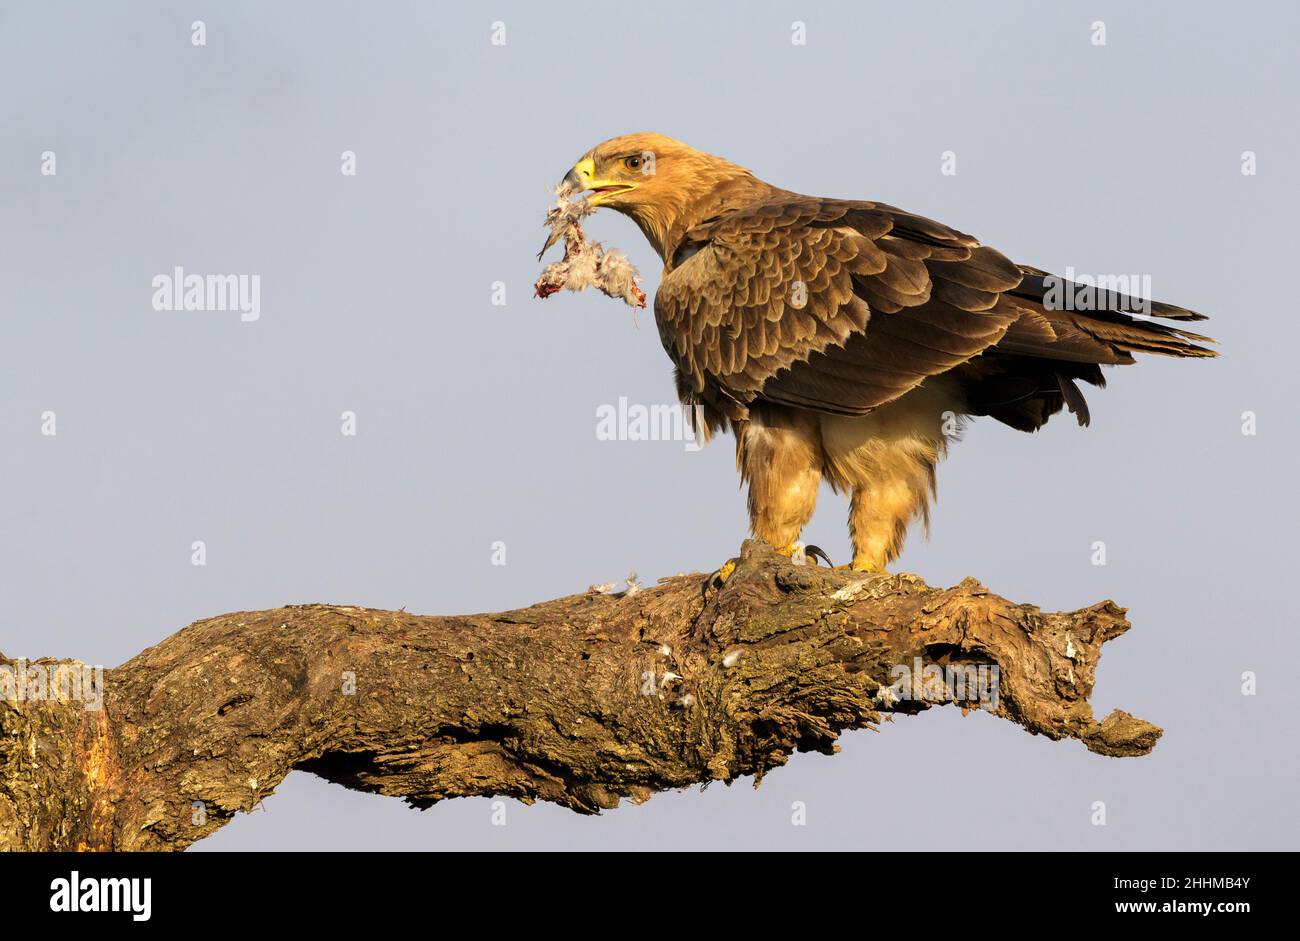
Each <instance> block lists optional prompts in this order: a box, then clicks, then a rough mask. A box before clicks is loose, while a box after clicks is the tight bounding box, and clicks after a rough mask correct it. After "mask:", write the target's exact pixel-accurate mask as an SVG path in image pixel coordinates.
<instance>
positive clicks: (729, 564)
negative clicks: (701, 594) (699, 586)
mask: <svg viewBox="0 0 1300 941" xmlns="http://www.w3.org/2000/svg"><path fill="white" fill-rule="evenodd" d="M738 561H740V560H739V559H728V560H727V561H726V562H723V563H722V568H720V569H718V570H717V571H716V572H714V573H713V577H712V578H710V579H709V584H710V585H712V586H713V587H714V588H721V587H722V586H723V585H725V584H726V583H727V579H729V578H731V573H732V572H734V571H735V570H736V563H737V562H738Z"/></svg>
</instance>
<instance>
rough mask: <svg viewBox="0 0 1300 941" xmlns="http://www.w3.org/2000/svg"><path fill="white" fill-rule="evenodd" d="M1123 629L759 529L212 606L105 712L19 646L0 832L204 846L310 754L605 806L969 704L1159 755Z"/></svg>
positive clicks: (4, 701)
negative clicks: (682, 572)
mask: <svg viewBox="0 0 1300 941" xmlns="http://www.w3.org/2000/svg"><path fill="white" fill-rule="evenodd" d="M1128 627H1129V624H1128V621H1127V620H1126V619H1125V618H1124V611H1123V609H1121V608H1119V607H1117V606H1116V605H1114V604H1113V603H1111V602H1109V601H1105V602H1102V603H1100V604H1096V605H1093V606H1092V607H1089V608H1084V609H1082V610H1080V611H1074V612H1068V613H1054V614H1053V613H1043V612H1041V611H1039V610H1038V609H1037V608H1035V607H1033V606H1031V605H1020V604H1013V603H1011V602H1009V601H1006V600H1005V599H1002V598H999V597H998V596H996V595H993V594H990V593H989V592H988V591H987V590H986V589H985V588H984V587H982V586H981V585H980V584H979V583H978V582H976V581H975V580H974V579H969V578H968V579H966V580H965V581H963V582H962V583H961V584H960V585H957V586H956V587H954V588H949V589H935V588H930V587H928V586H927V585H925V584H924V583H923V582H921V581H920V580H919V579H918V578H916V577H915V576H912V575H906V574H901V575H892V576H877V575H866V574H861V573H851V572H844V571H838V570H834V571H833V570H829V569H825V568H815V567H812V566H800V565H795V564H794V563H792V562H791V561H789V560H788V559H785V558H783V557H781V556H779V555H777V554H776V553H774V552H773V551H772V550H771V549H769V548H768V547H767V546H765V545H763V544H761V543H757V542H747V543H746V544H745V547H744V549H743V550H742V555H741V559H740V562H739V564H738V566H737V568H736V570H735V572H734V573H733V574H732V575H731V577H730V578H729V579H728V580H727V582H726V584H725V585H722V586H721V587H718V586H714V585H711V584H709V580H708V579H707V578H706V577H705V576H701V575H686V576H677V577H675V578H669V579H665V580H663V581H662V582H661V583H660V584H659V585H658V586H657V587H654V588H646V589H641V590H636V589H635V588H634V589H633V590H632V591H629V592H627V593H626V594H620V595H616V594H609V593H604V592H601V591H597V590H592V591H589V592H587V593H585V594H580V595H571V596H569V597H566V598H558V599H556V600H554V601H548V602H544V603H542V604H538V605H534V606H533V607H530V608H524V609H522V610H519V611H510V612H506V613H502V614H482V615H470V616H464V617H422V616H417V615H413V614H407V613H405V612H399V611H380V610H372V609H367V608H355V607H345V606H338V605H293V606H290V607H286V608H277V609H275V610H270V611H257V612H244V613H236V614H227V615H223V616H221V617H216V618H210V619H208V620H204V621H199V622H197V623H195V624H192V625H190V626H189V627H187V628H185V629H184V630H182V631H180V632H179V633H177V634H174V635H173V636H171V637H169V638H168V639H167V640H165V641H163V642H162V643H160V644H158V645H157V646H155V647H151V648H149V649H148V650H146V651H144V652H143V653H141V654H140V655H139V656H137V657H135V658H134V659H132V660H130V661H128V662H127V663H125V664H123V665H121V666H120V667H117V668H115V669H112V670H108V671H105V672H104V682H103V705H102V708H98V709H88V708H86V706H87V705H88V704H87V703H86V702H82V701H77V700H71V699H68V698H66V696H63V697H59V696H57V695H56V696H55V698H48V699H41V698H40V691H39V685H38V684H35V683H34V681H32V680H31V675H30V674H32V673H33V672H35V673H37V674H39V673H40V672H41V669H38V668H42V669H43V670H44V672H45V673H46V674H54V673H55V668H56V667H59V666H63V667H64V668H65V671H66V672H75V671H77V670H80V669H81V668H82V667H83V666H84V665H83V664H80V663H79V662H78V661H54V660H43V661H36V662H35V663H32V664H22V663H20V662H19V661H12V660H7V659H5V658H4V657H3V656H0V849H26V850H64V849H95V850H110V849H111V850H167V849H172V850H179V849H184V848H185V847H187V846H189V845H190V844H191V843H193V842H194V841H196V840H199V839H202V838H203V837H205V836H207V835H208V834H210V833H212V832H214V831H215V830H217V829H218V828H219V827H221V826H222V825H224V824H225V823H226V822H228V821H229V820H230V819H231V818H232V817H233V816H234V815H235V814H236V813H239V812H241V811H243V812H247V811H249V810H251V809H252V808H253V807H254V806H256V804H257V802H258V801H259V800H260V799H262V798H263V797H265V796H266V795H268V794H270V793H271V792H272V791H273V790H274V789H275V787H276V786H277V785H278V784H279V783H280V782H281V781H282V780H283V779H284V777H285V775H287V774H288V773H289V772H290V771H292V770H294V769H301V770H306V771H310V772H312V773H315V774H317V775H320V776H321V777H324V778H327V779H329V780H331V781H336V782H338V783H340V784H342V785H344V786H346V787H350V788H354V789H357V790H364V791H373V792H378V793H381V794H390V795H395V796H401V797H405V798H406V799H407V801H408V802H410V803H411V804H412V805H414V806H417V807H427V806H429V805H431V804H433V803H434V802H435V801H438V800H442V799H444V798H448V797H462V796H467V795H508V796H511V797H517V798H519V799H520V800H524V801H529V802H531V801H534V800H546V801H552V802H554V803H557V804H562V805H564V806H566V807H569V808H572V809H573V810H576V811H579V812H582V813H595V812H598V811H600V810H602V809H604V808H611V807H615V806H617V804H618V802H619V800H620V798H630V799H631V800H633V801H637V802H640V801H643V800H645V799H647V798H649V797H650V796H651V795H652V794H654V793H655V792H657V791H662V790H666V789H669V788H680V787H685V786H687V785H691V784H697V783H702V782H708V781H732V780H735V779H736V778H739V777H742V776H744V775H751V774H752V775H754V776H755V783H756V784H757V782H758V780H761V778H762V776H763V774H764V773H766V772H767V771H769V770H770V769H772V768H774V767H777V766H779V765H782V764H784V763H785V762H786V760H787V759H788V758H789V756H790V755H791V754H792V753H793V752H795V751H806V750H815V751H820V752H825V753H832V752H834V751H836V750H838V746H836V745H835V740H836V738H837V737H838V735H839V733H840V732H841V731H843V730H845V729H855V728H871V727H875V726H877V725H878V724H879V723H880V722H881V721H882V720H888V719H891V718H892V716H893V715H895V714H914V713H916V712H919V711H921V710H923V709H926V708H929V707H930V706H931V705H933V704H935V703H937V702H944V701H947V702H952V701H954V700H960V701H962V703H963V704H964V706H966V707H977V708H985V709H987V710H988V711H990V712H992V713H994V714H996V715H998V716H1000V717H1002V718H1004V719H1008V720H1010V721H1012V722H1015V723H1017V724H1019V725H1021V726H1023V727H1024V728H1025V729H1027V730H1028V731H1030V732H1032V733H1035V734H1043V735H1047V736H1049V737H1051V738H1054V739H1061V738H1076V739H1079V740H1081V741H1082V742H1083V743H1084V745H1086V746H1087V747H1088V748H1089V749H1090V750H1092V751H1094V752H1097V753H1099V754H1103V755H1112V756H1125V755H1143V754H1146V753H1147V752H1149V751H1150V750H1151V749H1152V748H1153V747H1154V745H1155V743H1156V740H1157V739H1158V738H1159V736H1160V729H1159V728H1157V727H1156V726H1154V725H1151V724H1150V723H1148V722H1144V721H1142V720H1140V719H1136V718H1134V717H1132V716H1130V715H1128V714H1126V713H1124V712H1119V711H1116V712H1113V713H1111V715H1110V716H1108V717H1107V718H1106V720H1105V721H1103V722H1097V721H1096V720H1095V719H1094V718H1093V717H1092V710H1091V708H1090V706H1089V704H1088V696H1089V695H1090V694H1091V692H1092V687H1093V682H1094V678H1095V671H1096V666H1097V660H1098V657H1099V656H1100V652H1101V651H1100V648H1101V645H1102V644H1103V643H1104V642H1106V641H1108V640H1110V639H1111V638H1113V637H1118V636H1119V635H1120V634H1122V633H1124V631H1126V630H1127V629H1128ZM20 667H22V668H23V669H25V670H26V672H27V679H26V680H25V681H24V682H25V684H26V685H25V686H24V687H23V688H17V687H18V686H19V684H18V683H17V680H16V679H14V678H17V677H20V676H21V675H22V674H21V673H20ZM917 667H920V668H921V670H920V671H918V670H917ZM6 676H7V677H10V679H9V681H8V686H5V685H3V681H4V678H5V677H6ZM51 685H54V686H57V685H58V684H54V683H52V684H51Z"/></svg>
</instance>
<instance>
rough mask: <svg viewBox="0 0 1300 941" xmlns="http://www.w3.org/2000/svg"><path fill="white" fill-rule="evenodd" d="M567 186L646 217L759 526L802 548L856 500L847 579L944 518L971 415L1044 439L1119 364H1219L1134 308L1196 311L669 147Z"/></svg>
mask: <svg viewBox="0 0 1300 941" xmlns="http://www.w3.org/2000/svg"><path fill="white" fill-rule="evenodd" d="M564 184H565V186H566V188H567V189H571V190H576V191H591V195H590V196H589V197H588V199H589V201H590V202H591V203H592V204H596V205H599V206H608V207H609V208H611V209H614V210H617V211H618V212H621V213H623V214H625V215H628V216H631V217H632V219H633V220H634V221H635V222H636V224H637V225H638V226H639V227H640V228H641V231H642V232H643V233H644V234H645V237H646V238H647V239H648V240H649V242H650V244H651V245H652V246H654V249H655V251H657V252H658V253H659V256H660V257H661V258H662V259H663V262H664V268H663V275H662V281H661V283H660V285H659V290H658V292H657V293H656V295H655V302H654V309H655V321H656V323H657V324H658V326H659V335H660V338H661V339H662V341H663V345H664V349H666V350H667V351H668V355H669V357H671V358H672V361H673V363H674V365H675V366H676V378H677V391H678V394H679V396H680V398H681V400H682V404H683V405H684V406H685V407H687V408H688V409H690V410H691V413H692V415H693V416H695V418H696V421H697V426H698V427H697V430H698V431H699V432H701V433H702V434H703V435H704V436H705V437H708V436H709V435H710V434H711V433H712V432H714V431H717V430H719V429H721V428H723V427H726V426H728V425H730V427H731V428H732V430H733V431H734V432H735V434H736V463H737V466H738V468H739V470H740V474H741V479H742V481H744V482H747V483H748V484H749V519H750V527H751V529H752V531H753V533H754V534H755V535H756V536H758V537H760V538H761V539H763V540H765V541H766V542H768V543H769V544H771V545H772V546H774V547H775V548H776V549H777V550H778V551H781V552H784V553H786V554H790V553H792V552H794V551H795V549H796V547H797V541H798V538H799V533H800V531H801V530H802V528H803V527H804V525H805V524H807V522H808V520H809V519H811V517H812V513H813V507H814V505H815V503H816V499H817V489H818V486H819V484H820V483H821V481H822V479H823V478H824V479H826V480H827V481H828V482H829V483H830V485H831V486H832V488H834V489H835V490H836V491H837V492H841V493H847V494H849V497H850V510H849V531H850V534H851V536H852V539H853V562H852V568H854V569H858V570H861V571H868V572H880V571H884V568H885V565H886V564H887V563H889V562H891V561H892V560H893V559H895V558H896V557H897V556H898V554H899V553H900V552H901V551H902V547H903V538H904V535H905V533H906V531H907V528H908V525H909V524H910V523H911V522H912V521H913V520H915V519H917V518H918V517H920V518H923V519H925V520H926V521H927V523H928V515H929V500H930V497H931V496H932V495H933V493H934V487H935V473H934V469H935V464H936V463H937V462H938V460H939V459H940V458H941V457H942V456H943V454H944V451H945V445H946V442H947V440H948V438H949V437H950V436H951V434H952V433H953V432H954V431H955V430H956V428H957V427H959V425H960V423H961V422H962V421H963V420H964V418H965V417H966V416H973V415H987V416H990V417H992V418H995V419H997V420H998V421H1000V422H1003V423H1005V424H1007V425H1010V426H1011V427H1012V428H1016V429H1019V430H1021V431H1035V430H1037V429H1038V428H1040V427H1042V426H1043V424H1044V423H1045V422H1046V421H1047V420H1048V418H1050V417H1051V416H1052V415H1054V414H1056V413H1057V412H1059V411H1060V410H1061V408H1062V406H1064V407H1065V408H1068V409H1069V411H1070V412H1072V413H1073V414H1074V416H1075V417H1076V418H1077V420H1078V422H1079V424H1080V425H1087V424H1088V406H1087V404H1086V403H1085V401H1084V398H1083V395H1082V394H1081V393H1080V391H1079V388H1078V386H1077V385H1076V382H1078V381H1079V380H1082V381H1084V382H1087V383H1090V384H1092V385H1095V386H1102V385H1105V379H1104V378H1103V376H1102V372H1101V367H1102V366H1113V365H1126V364H1129V363H1132V362H1133V361H1134V359H1133V354H1134V353H1160V354H1163V355H1166V356H1214V355H1215V353H1214V352H1213V351H1211V350H1208V349H1206V348H1205V347H1202V346H1198V345H1196V342H1197V341H1208V342H1214V341H1213V340H1212V339H1211V338H1209V337H1203V336H1200V335H1198V334H1195V333H1190V332H1188V331H1186V330H1182V329H1179V328H1176V327H1172V326H1167V325H1165V324H1161V323H1157V322H1155V321H1153V320H1150V319H1145V318H1144V317H1138V316H1132V315H1131V313H1132V312H1133V311H1134V310H1135V309H1137V310H1140V311H1141V312H1142V313H1143V314H1146V313H1149V314H1151V315H1154V316H1156V317H1161V318H1164V319H1167V320H1174V321H1188V320H1204V319H1205V318H1204V317H1203V316H1202V315H1201V314H1198V313H1195V312H1193V311H1190V310H1185V309H1184V308H1181V307H1174V306H1172V305H1169V304H1161V303H1156V302H1148V301H1141V300H1139V299H1136V298H1134V297H1130V296H1127V295H1124V294H1118V293H1116V292H1114V291H1110V290H1106V291H1087V290H1076V289H1080V288H1085V289H1086V288H1087V287H1089V285H1087V284H1083V285H1076V284H1074V283H1072V282H1069V281H1064V280H1063V279H1059V278H1055V277H1054V276H1052V275H1049V274H1048V273H1047V272H1044V271H1040V270H1038V269H1036V268H1030V267H1027V266H1025V265H1018V264H1016V263H1014V262H1012V261H1010V260H1008V259H1007V258H1006V256H1004V255H1002V254H1001V253H999V252H998V251H996V250H994V249H992V248H989V247H988V246H985V245H981V244H980V243H979V242H978V241H977V240H976V239H974V238H972V237H971V236H969V235H965V234H963V233H961V232H958V231H957V230H955V229H950V228H948V227H947V226H945V225H942V224H941V223H938V222H934V221H932V220H930V219H926V218H924V217H922V216H916V215H913V214H911V213H908V212H904V211H902V210H901V209H895V208H894V207H892V206H886V205H884V204H882V203H874V202H861V201H857V200H849V199H823V198H820V197H816V196H802V195H800V194H798V193H792V192H790V191H789V190H783V189H780V188H778V187H775V186H772V185H771V184H769V183H764V182H763V181H762V180H760V179H758V178H757V177H755V176H754V175H753V174H752V173H750V172H749V171H748V170H746V169H745V168H744V167H741V166H737V165H736V164H734V163H731V162H729V161H727V160H724V159H722V158H720V157H714V156H712V155H710V154H706V153H701V152H700V151H698V150H695V149H693V148H691V147H688V146H686V145H685V144H683V143H681V142H680V141H675V140H672V139H671V138H667V137H663V136H661V135H658V134H630V135H627V136H624V137H616V138H613V139H612V140H607V141H605V142H604V143H603V144H600V145H599V146H597V147H595V148H594V149H592V150H591V151H590V152H588V153H587V155H586V156H584V157H583V158H582V159H581V160H580V161H578V163H577V165H576V166H574V167H573V169H572V170H570V171H569V173H568V174H567V175H566V177H565V179H564ZM1094 287H1095V285H1094ZM1080 300H1082V301H1083V302H1082V303H1080V302H1079V301H1080ZM1072 301H1073V302H1072Z"/></svg>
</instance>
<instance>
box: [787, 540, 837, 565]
mask: <svg viewBox="0 0 1300 941" xmlns="http://www.w3.org/2000/svg"><path fill="white" fill-rule="evenodd" d="M776 551H777V552H779V553H781V555H783V556H786V557H787V558H790V559H793V560H794V561H796V562H798V563H800V564H802V565H816V564H817V560H818V559H821V560H822V561H823V562H825V563H826V564H827V565H828V566H830V567H831V568H835V564H834V563H833V562H831V559H830V556H828V555H827V554H826V553H825V552H823V551H822V550H821V548H820V547H819V546H812V545H809V546H805V545H803V543H799V542H792V543H790V545H788V546H786V547H785V548H784V549H777V550H776ZM810 560H811V561H810Z"/></svg>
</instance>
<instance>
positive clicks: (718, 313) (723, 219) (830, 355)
mask: <svg viewBox="0 0 1300 941" xmlns="http://www.w3.org/2000/svg"><path fill="white" fill-rule="evenodd" d="M1043 297H1044V288H1043V273H1042V272H1038V271H1036V270H1034V269H1022V268H1021V267H1019V266H1017V265H1015V264H1013V263H1012V262H1011V261H1009V260H1008V259H1007V258H1006V257H1004V256H1003V255H1002V254H1000V253H999V252H997V251H995V250H994V249H992V248H989V247H987V246H982V245H980V244H979V242H978V241H976V240H975V239H974V238H972V237H971V236H969V235H965V234H963V233H961V232H957V231H955V230H953V229H950V228H948V227H947V226H944V225H941V224H940V223H937V222H933V221H931V220H929V219H925V218H923V217H921V216H916V215H912V214H910V213H906V212H903V211H902V210H899V209H895V208H893V207H891V206H885V205H881V204H878V203H869V202H852V201H847V200H827V199H816V198H811V197H804V196H797V195H794V194H785V195H779V196H774V197H773V198H771V199H770V200H768V201H766V202H763V203H760V204H757V205H754V206H750V207H746V208H745V209H742V210H737V211H733V212H730V213H727V214H725V215H723V216H720V217H718V218H716V219H712V220H709V221H707V222H705V223H703V224H701V225H699V226H696V227H695V228H693V229H691V230H690V231H689V232H688V233H687V234H686V236H685V238H684V239H683V240H682V242H681V243H680V245H679V246H678V247H677V248H676V251H675V253H674V255H673V258H672V259H671V261H670V265H669V266H668V270H667V273H666V275H665V277H664V279H663V282H662V284H661V286H660V288H659V291H658V294H657V295H656V297H655V319H656V321H657V322H658V325H659V331H660V336H661V338H662V340H663V342H664V347H665V349H667V350H668V352H669V355H670V356H672V358H673V360H674V362H675V363H676V364H677V367H678V371H679V384H680V385H681V387H682V388H683V391H684V392H686V393H687V394H688V395H689V396H690V397H692V398H695V399H701V400H703V401H705V402H707V403H709V404H711V405H713V406H714V407H715V408H717V409H719V410H720V411H721V412H722V413H723V414H726V415H728V416H729V417H732V418H743V417H744V415H745V407H746V406H747V405H748V404H749V403H751V402H753V401H755V400H756V399H763V400H767V401H771V402H778V403H782V404H786V405H793V406H798V407H802V408H810V409H816V410H819V411H825V412H832V413H841V414H863V413H866V412H868V411H870V410H871V409H873V408H875V407H877V406H880V405H883V404H884V403H886V402H889V401H892V400H893V399H896V398H898V397H899V396H901V395H903V394H904V393H906V392H908V391H909V390H911V389H913V388H915V387H916V386H917V385H919V384H920V383H921V382H922V381H924V380H925V379H926V378H927V377H929V376H934V375H938V374H940V373H945V372H949V371H953V370H956V369H957V368H958V367H963V366H964V364H968V363H970V362H971V361H972V360H973V359H975V358H977V357H979V362H978V366H977V367H973V368H968V369H965V371H964V372H962V371H958V372H955V373H954V375H957V376H959V377H960V378H962V380H963V381H964V383H965V385H966V387H967V391H968V394H969V397H970V398H971V399H972V403H973V404H972V410H973V411H976V412H977V413H981V414H994V415H995V417H999V418H1002V416H1001V415H998V414H997V410H998V409H1002V410H1003V411H1005V410H1006V407H1007V406H1008V405H1011V406H1015V404H1016V403H1019V402H1023V401H1024V400H1026V399H1031V398H1034V397H1035V396H1038V397H1040V398H1041V397H1043V396H1046V397H1048V398H1052V397H1054V399H1053V400H1052V401H1046V402H1045V403H1044V404H1045V405H1047V406H1051V405H1055V408H1052V409H1051V410H1052V411H1055V410H1056V409H1059V408H1060V404H1061V403H1062V402H1064V403H1065V404H1067V405H1070V406H1071V410H1072V411H1078V409H1076V405H1080V406H1081V402H1082V398H1081V396H1079V394H1078V390H1077V388H1074V386H1073V380H1074V379H1076V378H1079V379H1084V380H1086V381H1090V382H1100V371H1099V370H1098V369H1097V367H1096V364H1099V363H1125V362H1132V357H1131V355H1129V354H1130V353H1131V352H1157V353H1167V354H1172V355H1184V356H1186V355H1212V354H1211V353H1210V352H1209V351H1208V350H1204V349H1202V348H1200V347H1196V346H1193V345H1192V344H1191V343H1189V342H1188V341H1189V340H1199V339H1205V338H1203V337H1199V336H1197V335H1196V334H1190V333H1186V332H1184V331H1180V330H1175V329H1173V328H1171V327H1165V326H1162V325H1159V324H1155V323H1151V322H1149V321H1138V320H1134V319H1133V318H1130V317H1128V316H1126V315H1124V314H1121V313H1116V312H1111V311H1096V312H1090V313H1079V312H1073V311H1070V312H1066V311H1056V310H1049V309H1047V308H1046V307H1045V306H1044V303H1043ZM1160 306H1161V307H1162V308H1163V309H1162V310H1161V309H1158V308H1153V312H1159V313H1162V314H1163V315H1164V316H1171V317H1183V318H1184V319H1186V318H1194V317H1199V315H1196V314H1193V313H1192V312H1190V311H1185V310H1183V309H1182V308H1173V307H1169V306H1167V305H1160ZM986 352H988V353H989V354H990V355H989V356H988V357H982V356H981V354H983V353H986ZM1043 361H1050V362H1051V363H1052V364H1053V365H1051V366H1044V365H1043ZM1067 386H1068V388H1067ZM1071 393H1073V395H1072V394H1071ZM1075 397H1078V401H1077V402H1076V401H1074V399H1075ZM1017 410H1023V407H1019V408H1013V411H1017ZM1049 414H1050V412H1049ZM1085 416H1086V413H1085V412H1080V419H1081V420H1083V419H1084V418H1085ZM1016 417H1017V418H1018V420H1020V421H1022V422H1023V419H1021V418H1020V417H1019V416H1016ZM1003 420H1006V419H1005V418H1003ZM1043 420H1046V419H1045V417H1044V418H1043ZM1009 423H1012V424H1016V426H1017V427H1020V426H1021V425H1020V424H1017V423H1016V422H1014V421H1013V422H1009ZM1038 424H1041V421H1040V422H1038ZM1035 427H1036V426H1035Z"/></svg>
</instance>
